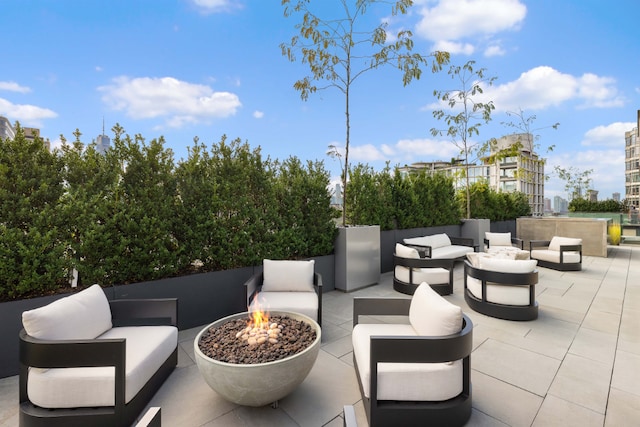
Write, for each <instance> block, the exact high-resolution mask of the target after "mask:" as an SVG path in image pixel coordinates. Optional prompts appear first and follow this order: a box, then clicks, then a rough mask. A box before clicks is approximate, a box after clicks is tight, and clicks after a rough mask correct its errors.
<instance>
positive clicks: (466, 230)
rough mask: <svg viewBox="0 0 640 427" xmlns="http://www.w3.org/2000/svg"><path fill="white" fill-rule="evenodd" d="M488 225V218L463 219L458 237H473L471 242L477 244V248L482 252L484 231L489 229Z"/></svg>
mask: <svg viewBox="0 0 640 427" xmlns="http://www.w3.org/2000/svg"><path fill="white" fill-rule="evenodd" d="M490 226H491V224H490V221H489V220H488V219H481V218H471V219H463V220H462V226H461V227H460V237H464V238H467V239H473V243H474V244H475V245H478V250H479V251H480V252H484V233H485V232H487V231H491V228H490Z"/></svg>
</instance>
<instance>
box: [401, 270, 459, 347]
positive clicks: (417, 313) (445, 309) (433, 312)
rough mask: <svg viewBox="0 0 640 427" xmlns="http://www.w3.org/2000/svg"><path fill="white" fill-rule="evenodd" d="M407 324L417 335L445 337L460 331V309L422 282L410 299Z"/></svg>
mask: <svg viewBox="0 0 640 427" xmlns="http://www.w3.org/2000/svg"><path fill="white" fill-rule="evenodd" d="M409 322H410V323H411V326H413V328H414V329H415V330H416V332H417V333H418V335H425V336H432V337H441V336H447V335H451V334H455V333H458V332H460V330H461V329H462V309H461V308H460V307H458V306H457V305H453V304H451V303H450V302H449V301H447V300H446V299H444V298H443V297H441V296H440V295H439V294H438V293H437V292H436V291H434V290H433V289H431V286H429V285H427V284H426V283H425V282H423V283H421V284H420V286H418V289H416V292H415V293H414V294H413V297H412V298H411V305H410V307H409Z"/></svg>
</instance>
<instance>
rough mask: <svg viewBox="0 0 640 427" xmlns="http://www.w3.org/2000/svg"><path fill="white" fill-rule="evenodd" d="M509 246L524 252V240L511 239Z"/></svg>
mask: <svg viewBox="0 0 640 427" xmlns="http://www.w3.org/2000/svg"><path fill="white" fill-rule="evenodd" d="M511 244H512V245H513V246H515V247H516V248H518V249H520V250H524V240H522V239H519V238H517V237H512V238H511Z"/></svg>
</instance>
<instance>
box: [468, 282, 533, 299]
mask: <svg viewBox="0 0 640 427" xmlns="http://www.w3.org/2000/svg"><path fill="white" fill-rule="evenodd" d="M467 289H469V291H470V292H471V293H472V294H473V295H474V296H475V297H476V298H478V299H479V300H481V299H482V281H480V280H478V279H475V278H473V277H469V276H467ZM487 301H489V302H492V303H495V304H504V305H529V286H525V285H509V286H505V285H498V284H494V283H493V282H487Z"/></svg>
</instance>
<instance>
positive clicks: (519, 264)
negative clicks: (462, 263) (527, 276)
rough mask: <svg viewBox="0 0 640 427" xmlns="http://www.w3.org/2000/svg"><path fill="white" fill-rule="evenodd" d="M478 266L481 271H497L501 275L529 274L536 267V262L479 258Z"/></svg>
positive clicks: (532, 260)
mask: <svg viewBox="0 0 640 427" xmlns="http://www.w3.org/2000/svg"><path fill="white" fill-rule="evenodd" d="M479 264H480V268H481V269H482V270H489V271H499V272H501V273H531V272H532V271H533V270H535V268H536V266H537V265H538V261H537V260H535V259H531V260H515V259H505V258H490V257H481V258H480V259H479Z"/></svg>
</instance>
